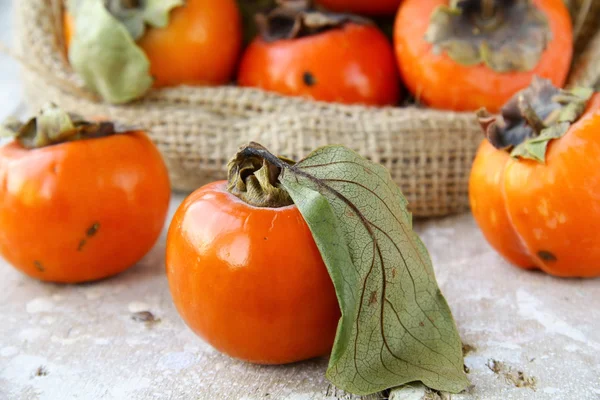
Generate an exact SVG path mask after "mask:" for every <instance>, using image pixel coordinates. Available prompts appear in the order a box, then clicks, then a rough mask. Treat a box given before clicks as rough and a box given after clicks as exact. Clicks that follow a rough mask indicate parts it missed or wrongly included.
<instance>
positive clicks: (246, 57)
mask: <svg viewBox="0 0 600 400" xmlns="http://www.w3.org/2000/svg"><path fill="white" fill-rule="evenodd" d="M315 13H317V12H316V11H314V10H310V9H305V10H299V11H298V10H295V11H291V12H290V11H289V10H287V9H286V8H285V7H281V8H279V9H276V10H274V11H272V12H271V13H270V14H269V15H266V16H263V17H262V19H261V20H260V21H262V23H261V24H260V27H261V29H260V30H261V35H259V37H257V38H255V39H254V40H253V41H252V42H251V43H250V45H249V46H248V48H247V49H246V51H245V53H244V54H243V56H242V60H241V62H240V68H239V73H238V84H239V85H240V86H244V87H258V88H261V89H264V90H267V91H273V92H277V93H280V94H284V95H290V96H302V97H305V98H310V99H313V100H320V101H328V102H338V103H345V104H365V105H375V106H384V105H394V104H396V103H398V101H399V100H400V86H399V80H398V72H397V68H396V65H395V59H394V52H393V48H392V46H391V44H390V42H389V40H388V39H387V38H386V37H385V35H384V34H383V33H382V32H381V31H380V30H379V29H378V28H377V27H376V26H375V25H373V24H371V23H370V22H369V21H368V20H364V19H362V18H359V17H353V16H347V15H342V14H329V13H322V14H321V16H320V18H311V17H310V16H311V15H314V14H315ZM282 21H286V23H283V22H282ZM315 21H316V22H315ZM282 26H283V27H284V28H283V29H282V28H281V27H282ZM298 27H300V28H299V29H298Z"/></svg>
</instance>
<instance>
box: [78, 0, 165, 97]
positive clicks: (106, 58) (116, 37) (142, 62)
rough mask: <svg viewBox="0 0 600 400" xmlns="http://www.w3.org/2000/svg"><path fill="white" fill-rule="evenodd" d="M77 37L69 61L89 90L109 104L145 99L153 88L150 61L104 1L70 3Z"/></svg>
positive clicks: (86, 0) (80, 0)
mask: <svg viewBox="0 0 600 400" xmlns="http://www.w3.org/2000/svg"><path fill="white" fill-rule="evenodd" d="M67 4H68V10H69V13H70V14H71V15H72V16H73V18H74V21H75V35H74V36H73V39H72V42H71V45H70V46H69V62H70V64H71V66H72V67H73V69H74V70H75V71H76V72H77V74H78V75H79V76H80V77H81V78H82V79H83V81H84V82H85V85H86V87H87V88H88V89H90V90H92V91H93V92H95V93H98V94H99V95H100V96H101V97H102V98H103V99H104V100H106V101H107V102H109V103H114V104H122V103H127V102H129V101H132V100H134V99H137V98H139V97H141V96H143V95H144V94H145V93H146V92H147V91H148V90H149V89H150V87H151V86H152V83H153V79H152V77H151V76H150V61H148V58H147V57H146V55H145V54H144V52H143V51H142V49H141V48H139V47H138V46H137V45H136V43H135V41H134V39H133V38H132V36H131V35H130V33H129V31H128V30H127V29H126V28H125V26H124V25H123V24H121V23H120V22H119V21H118V20H117V19H116V18H115V17H114V16H112V15H111V14H110V13H109V12H108V10H107V9H106V8H105V6H104V3H103V1H102V0H69V2H68V3H67Z"/></svg>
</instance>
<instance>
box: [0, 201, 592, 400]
mask: <svg viewBox="0 0 600 400" xmlns="http://www.w3.org/2000/svg"><path fill="white" fill-rule="evenodd" d="M180 200H181V196H180V195H178V196H175V198H174V199H173V202H172V207H171V214H170V215H172V212H173V211H174V209H175V207H176V205H177V204H178V202H179V201H180ZM416 229H417V231H418V232H419V233H420V235H421V237H422V238H423V240H424V242H425V244H426V245H427V246H428V248H429V250H430V252H431V255H432V258H433V262H434V266H435V269H436V274H437V278H438V281H439V284H440V286H441V288H442V290H443V292H444V294H445V295H446V298H447V299H448V302H449V303H450V306H451V308H452V310H453V313H454V315H455V318H456V321H457V324H458V326H459V330H460V333H461V336H462V338H463V341H464V343H465V344H468V345H469V346H470V348H471V351H470V352H469V353H468V354H467V356H466V358H465V364H466V366H467V367H468V368H469V370H470V373H469V377H470V379H471V381H472V383H473V385H474V387H473V388H472V389H471V391H470V393H468V394H462V395H458V396H453V397H452V398H454V399H490V400H492V399H498V400H512V399H515V400H516V399H549V400H550V399H552V400H557V399H565V400H567V399H599V398H600V379H599V376H600V352H599V350H600V331H599V330H598V322H599V321H600V281H599V280H560V279H556V278H552V277H549V276H547V275H544V274H541V273H536V272H527V271H522V270H519V269H516V268H514V267H511V266H509V265H508V264H506V263H505V262H503V261H502V260H501V259H500V258H499V256H498V255H497V254H496V253H494V252H493V251H492V250H491V249H490V248H489V246H488V245H487V243H486V242H485V241H484V239H483V237H482V236H481V234H480V233H479V231H478V229H477V227H476V226H475V224H474V222H473V220H472V218H471V216H470V215H469V214H464V215H460V216H454V217H449V218H445V219H439V220H431V221H425V222H418V223H417V224H416ZM163 257H164V236H163V237H161V239H160V240H159V242H158V244H157V245H156V247H155V248H154V249H153V250H152V252H151V253H150V254H148V256H147V257H145V258H144V259H143V260H142V262H140V263H139V264H138V265H136V266H135V267H133V268H132V269H130V270H129V271H126V272H125V273H123V274H121V275H119V276H116V277H114V278H111V279H107V280H103V281H100V282H97V283H92V284H85V285H55V284H44V283H41V282H37V281H34V280H32V279H30V278H27V277H25V276H23V275H21V274H20V273H18V272H16V271H15V270H14V269H12V268H11V267H10V266H8V265H6V264H1V265H0V315H1V316H2V322H3V323H2V324H0V399H4V398H6V399H37V398H39V399H57V400H58V399H60V400H63V399H65V400H66V399H100V398H102V399H125V398H127V399H148V398H157V399H158V398H160V399H162V398H170V399H189V398H194V399H257V400H258V399H266V398H271V399H288V400H304V399H306V400H308V399H319V400H320V399H335V398H344V397H343V396H344V395H343V394H341V393H336V391H335V389H334V388H332V387H331V386H330V385H329V384H328V383H327V381H326V380H325V378H324V372H325V368H326V360H314V361H311V362H306V363H299V364H295V365H291V366H280V367H266V366H254V365H249V364H245V363H243V362H239V361H235V360H232V359H230V358H228V357H226V356H223V355H221V354H219V353H217V352H216V351H214V350H213V349H212V348H211V347H210V346H208V345H207V344H206V343H204V342H202V341H201V340H200V339H199V338H198V337H196V336H195V335H194V334H193V333H192V332H191V331H190V330H189V329H188V328H187V327H186V326H185V325H184V323H183V322H182V320H181V319H180V318H179V316H178V314H177V312H176V310H175V308H174V306H173V304H172V302H171V297H170V294H169V290H168V285H167V281H166V277H165V274H164V262H163ZM140 311H150V312H152V313H153V315H154V316H155V317H156V318H157V319H160V321H159V322H156V323H154V324H147V323H144V322H140V321H135V320H134V319H133V318H132V315H133V314H134V313H136V312H140ZM492 369H494V370H496V372H494V371H492ZM519 372H521V373H522V374H523V376H522V377H521V378H519ZM520 384H526V386H525V387H517V386H519V385H520ZM527 384H529V387H528V386H527ZM419 390H420V391H419ZM267 394H268V395H269V396H267ZM430 395H431V394H430ZM419 396H420V397H419ZM422 397H423V389H420V388H419V387H418V386H417V387H416V388H413V389H411V390H410V391H407V390H404V391H402V392H399V393H395V394H393V395H392V398H394V399H396V400H400V399H420V398H422ZM433 398H435V397H433Z"/></svg>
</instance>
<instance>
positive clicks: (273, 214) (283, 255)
mask: <svg viewBox="0 0 600 400" xmlns="http://www.w3.org/2000/svg"><path fill="white" fill-rule="evenodd" d="M258 169H259V166H256V165H254V164H252V163H250V164H244V163H243V162H242V161H240V160H234V161H232V163H231V164H230V178H229V183H228V182H227V181H219V182H214V183H211V184H208V185H206V186H203V187H201V188H200V189H198V190H196V191H195V192H194V193H192V194H191V195H190V196H188V197H187V198H186V199H185V200H184V202H183V203H182V204H181V205H180V207H179V208H178V209H177V211H176V213H175V216H174V217H173V220H172V222H171V225H170V227H169V231H168V235H167V250H166V270H167V278H168V280H169V287H170V290H171V295H172V297H173V301H174V303H175V305H176V307H177V310H178V311H179V313H180V315H181V316H182V318H183V320H184V321H185V322H186V323H187V325H188V326H189V327H190V328H191V329H192V330H193V331H194V332H196V333H197V334H198V335H200V336H201V337H202V338H204V339H205V340H206V341H207V342H208V343H210V344H211V345H212V346H214V347H215V348H216V349H218V350H219V351H221V352H223V353H226V354H228V355H230V356H232V357H235V358H239V359H242V360H245V361H250V362H254V363H261V364H282V363H289V362H294V361H300V360H304V359H308V358H312V357H316V356H322V355H325V354H327V353H328V352H330V351H331V348H332V345H333V341H334V338H335V334H336V327H337V324H338V321H339V318H340V309H339V306H338V303H337V298H336V294H335V290H334V286H333V283H332V281H331V278H330V277H329V274H328V272H327V268H326V267H325V264H324V263H323V259H322V257H321V254H320V253H319V249H318V248H317V246H316V244H315V241H314V239H313V236H312V235H311V231H310V229H309V227H308V226H307V224H306V222H305V221H304V219H303V218H302V215H301V214H300V211H299V210H298V208H297V207H296V206H295V205H294V204H293V203H292V201H291V199H290V198H289V195H287V193H286V192H285V191H283V190H282V189H278V188H277V187H276V186H275V185H274V182H269V183H265V182H267V181H266V180H263V181H262V182H263V183H264V185H263V186H262V187H261V186H260V185H261V183H260V181H259V180H257V177H256V176H257V175H258V173H256V174H255V172H256V170H258ZM262 172H265V170H262ZM259 188H260V189H259ZM238 196H239V197H238Z"/></svg>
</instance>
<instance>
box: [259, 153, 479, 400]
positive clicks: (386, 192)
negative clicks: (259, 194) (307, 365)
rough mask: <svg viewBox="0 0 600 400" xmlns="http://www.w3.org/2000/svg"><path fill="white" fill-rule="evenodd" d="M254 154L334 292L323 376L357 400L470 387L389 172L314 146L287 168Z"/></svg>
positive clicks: (424, 258) (426, 263)
mask: <svg viewBox="0 0 600 400" xmlns="http://www.w3.org/2000/svg"><path fill="white" fill-rule="evenodd" d="M251 146H252V145H251ZM258 152H259V153H261V154H262V155H263V156H264V157H265V158H266V159H267V160H268V161H270V162H273V163H274V164H277V165H278V166H279V167H280V168H281V169H282V171H281V174H280V176H279V181H280V182H281V184H282V185H283V187H284V188H285V189H286V190H287V191H288V192H289V194H290V196H291V197H292V199H293V200H294V203H295V204H296V205H297V206H298V208H299V209H300V212H301V213H302V215H303V217H304V219H305V220H306V222H307V223H308V225H309V227H310V229H311V232H312V234H313V237H314V238H315V242H316V243H317V246H318V248H319V250H320V252H321V255H322V256H323V259H324V261H325V264H326V265H327V268H328V270H329V274H330V276H331V278H332V280H333V283H334V286H335V289H336V293H337V296H338V301H339V303H340V308H341V310H342V317H341V320H340V323H339V326H338V331H337V337H336V340H335V345H334V348H333V351H332V354H331V358H330V362H329V368H328V371H327V377H328V378H329V379H330V380H331V381H332V382H333V383H334V384H335V385H336V386H338V387H340V388H341V389H344V390H346V391H348V392H351V393H355V394H361V395H364V394H371V393H376V392H378V391H380V390H383V389H387V388H390V387H395V386H399V385H403V384H405V383H408V382H413V381H421V382H423V383H424V384H425V385H427V386H429V387H430V388H433V389H437V390H443V391H448V392H452V393H458V392H460V391H462V390H464V389H465V388H466V387H467V386H468V384H469V382H468V380H467V378H466V375H465V374H464V372H463V356H462V347H461V346H462V344H461V340H460V337H459V335H458V332H457V329H456V326H455V323H454V320H453V318H452V314H451V311H450V309H449V307H448V305H447V303H446V300H445V299H444V297H443V296H442V293H441V292H440V290H439V288H438V286H437V283H436V280H435V276H434V271H433V268H432V264H431V260H430V258H429V255H428V253H427V249H426V248H425V246H424V245H423V243H422V242H421V240H420V239H419V237H418V236H417V235H416V234H415V233H414V231H413V230H412V218H411V215H410V213H409V212H408V211H407V208H406V205H407V202H406V199H405V198H404V196H403V195H402V193H401V192H400V189H399V188H398V186H397V185H396V184H395V183H394V182H393V181H392V179H391V177H390V175H389V173H388V171H387V170H386V169H385V168H383V167H382V166H380V165H376V164H373V163H371V162H369V161H367V160H365V159H363V158H362V157H360V156H359V155H358V154H356V153H355V152H353V151H352V150H349V149H347V148H345V147H342V146H328V147H323V148H320V149H318V150H316V151H314V152H313V153H311V154H310V155H309V156H308V157H307V158H305V159H304V160H302V161H300V162H299V163H297V164H295V165H293V166H291V165H284V163H281V162H278V161H277V158H276V157H275V156H273V155H271V154H270V153H268V152H267V151H266V150H264V149H262V150H259V151H258ZM255 153H256V152H255Z"/></svg>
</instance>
